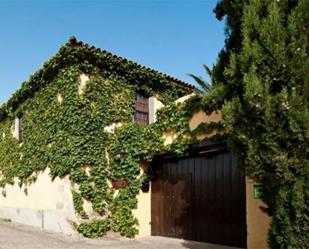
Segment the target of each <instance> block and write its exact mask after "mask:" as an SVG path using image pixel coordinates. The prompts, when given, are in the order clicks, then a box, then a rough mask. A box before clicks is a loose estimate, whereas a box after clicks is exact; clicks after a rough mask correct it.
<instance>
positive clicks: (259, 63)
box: [204, 0, 309, 249]
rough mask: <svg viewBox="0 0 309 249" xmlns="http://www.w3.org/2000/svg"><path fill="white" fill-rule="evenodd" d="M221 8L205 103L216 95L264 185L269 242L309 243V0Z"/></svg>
mask: <svg viewBox="0 0 309 249" xmlns="http://www.w3.org/2000/svg"><path fill="white" fill-rule="evenodd" d="M215 12H216V14H217V18H218V19H224V17H226V19H225V20H226V22H227V25H226V34H227V37H226V46H225V48H224V49H223V50H222V52H221V53H220V55H219V58H218V62H217V64H216V65H215V66H214V68H213V70H212V76H213V77H214V79H215V80H214V85H215V87H214V89H213V90H212V93H210V94H209V95H208V97H207V96H205V99H204V101H205V104H207V103H209V100H210V97H209V96H211V97H214V96H215V97H216V98H217V103H219V105H218V104H217V105H213V106H216V107H217V106H219V107H221V108H222V111H223V119H224V123H225V125H226V128H227V133H228V144H229V146H230V147H231V149H232V150H233V151H234V152H235V153H237V154H238V156H239V161H240V165H241V166H243V167H244V170H245V172H246V174H247V175H248V176H249V177H250V178H252V179H254V180H255V181H257V182H259V183H261V184H262V185H263V200H264V201H265V202H266V203H267V205H268V209H267V210H265V211H266V212H268V214H269V215H270V216H271V217H272V223H271V227H270V230H269V245H270V247H271V248H276V249H277V248H295V249H300V248H309V56H308V53H309V44H308V43H309V0H299V1H296V0H258V1H257V0H256V1H254V0H252V1H249V0H248V1H240V0H233V1H230V0H221V1H220V2H219V3H218V5H217V7H216V9H215ZM218 93H220V94H219V95H218ZM207 101H208V102H207ZM212 101H213V100H212ZM205 108H206V107H205Z"/></svg>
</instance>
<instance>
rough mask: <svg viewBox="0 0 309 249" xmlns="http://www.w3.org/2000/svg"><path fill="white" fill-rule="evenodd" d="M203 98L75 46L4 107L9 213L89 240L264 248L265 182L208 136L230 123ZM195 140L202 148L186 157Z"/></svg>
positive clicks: (0, 111)
mask: <svg viewBox="0 0 309 249" xmlns="http://www.w3.org/2000/svg"><path fill="white" fill-rule="evenodd" d="M196 93H197V90H196V89H195V87H193V86H191V85H189V84H187V83H185V82H182V81H180V80H178V79H175V78H173V77H170V76H168V75H165V74H162V73H159V72H157V71H155V70H152V69H149V68H146V67H143V66H141V65H138V64H137V63H134V62H132V61H129V60H126V59H124V58H121V57H118V56H115V55H112V54H111V53H109V52H107V51H102V50H100V49H97V48H95V47H92V46H89V45H87V44H84V43H82V42H78V41H77V40H76V39H75V38H71V39H70V40H69V42H68V43H67V44H65V45H64V46H63V47H62V48H61V49H60V51H59V52H58V53H57V54H56V55H55V56H54V57H53V58H51V59H50V60H49V61H48V62H46V63H45V64H44V66H43V68H42V69H40V70H38V71H37V72H36V73H35V74H33V75H32V76H31V77H30V79H29V81H27V82H25V83H23V85H22V87H21V89H20V90H18V91H17V92H16V93H15V94H14V95H13V96H12V98H11V99H10V100H9V101H8V102H7V103H6V104H4V105H3V106H2V107H1V108H0V135H1V136H0V188H1V190H2V196H1V197H0V217H3V218H10V219H12V220H13V221H16V222H20V223H23V224H28V225H33V226H37V227H40V228H42V229H46V230H51V231H57V232H62V233H66V234H73V233H75V232H76V231H78V232H79V233H82V234H83V235H85V236H87V237H98V236H103V235H104V234H106V233H107V232H108V231H114V232H118V233H120V234H121V235H124V236H127V237H134V236H136V235H138V236H146V235H151V234H152V235H160V236H170V237H181V238H186V239H191V240H198V241H207V242H211V243H221V244H228V245H234V246H242V247H245V246H246V245H247V246H248V248H263V247H265V236H266V233H267V229H266V228H267V226H268V222H269V221H268V219H267V217H266V216H265V215H264V214H263V213H262V212H261V211H260V210H259V206H260V205H261V202H260V200H259V199H254V196H253V194H252V193H253V189H254V188H256V187H257V186H255V185H254V183H251V182H250V180H248V179H246V178H245V176H244V174H243V173H242V172H241V171H240V170H239V169H238V168H237V165H236V159H235V157H234V156H233V155H232V154H231V153H230V152H228V151H227V150H226V145H225V142H224V141H220V142H210V141H208V140H207V139H205V138H208V137H213V136H216V135H217V134H219V135H220V131H219V130H216V128H218V127H219V126H217V124H218V123H219V122H220V120H221V116H220V113H216V112H215V113H212V114H211V115H206V114H205V113H204V112H203V111H202V110H200V109H194V110H193V109H192V110H189V109H188V108H187V106H188V103H189V104H190V103H191V104H192V103H193V104H194V101H195V100H196V99H195V97H192V94H193V95H196ZM188 96H189V97H188ZM196 98H198V97H196ZM163 106H166V107H165V108H162V107H163ZM149 124H152V125H149ZM201 124H206V125H207V124H208V125H211V127H213V128H214V131H213V132H209V131H208V130H207V129H206V130H205V129H200V130H199V129H198V127H202V126H201ZM196 131H198V132H196ZM191 133H192V134H193V135H190V134H191ZM190 136H194V137H195V138H196V139H195V140H196V141H199V140H200V141H202V140H203V141H202V142H200V143H198V144H196V145H195V146H193V147H192V148H191V149H189V150H186V152H185V151H184V148H187V147H186V146H187V144H188V142H190V139H191V138H190V139H189V137H190ZM164 149H167V150H168V152H166V153H162V150H164ZM152 152H154V153H152ZM173 152H178V154H177V153H173ZM151 153H152V156H151V157H150V154H151ZM181 153H182V154H181ZM149 181H150V184H149ZM256 189H257V190H258V188H256ZM257 190H256V191H257ZM256 198H258V196H256Z"/></svg>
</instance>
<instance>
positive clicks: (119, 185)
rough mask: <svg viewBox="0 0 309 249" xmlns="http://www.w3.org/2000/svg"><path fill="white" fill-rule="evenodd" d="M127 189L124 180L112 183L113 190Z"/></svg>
mask: <svg viewBox="0 0 309 249" xmlns="http://www.w3.org/2000/svg"><path fill="white" fill-rule="evenodd" d="M126 187H128V181H127V180H125V179H118V180H115V181H113V188H114V189H120V188H126Z"/></svg>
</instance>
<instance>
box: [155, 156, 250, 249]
mask: <svg viewBox="0 0 309 249" xmlns="http://www.w3.org/2000/svg"><path fill="white" fill-rule="evenodd" d="M153 167H154V169H155V179H154V180H153V182H152V199H151V201H152V210H151V216H152V235H159V236H168V237H176V238H184V239H190V240H197V241H205V242H210V243H218V244H225V245H231V246H240V247H246V209H245V204H246V200H245V178H244V175H243V174H242V172H241V171H240V170H238V168H237V166H236V160H235V157H234V156H233V155H232V154H231V153H229V152H227V151H221V152H216V153H209V154H205V155H204V156H197V157H191V158H176V159H169V160H160V161H155V162H154V165H153Z"/></svg>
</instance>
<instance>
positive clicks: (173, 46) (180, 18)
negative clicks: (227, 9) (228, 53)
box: [0, 0, 224, 104]
mask: <svg viewBox="0 0 309 249" xmlns="http://www.w3.org/2000/svg"><path fill="white" fill-rule="evenodd" d="M216 2H217V0H135V1H133V0H114V1H112V0H101V1H99V0H97V1H78V0H77V1H73V0H66V1H46V0H45V1H44V0H41V1H39V0H38V1H27V0H24V1H17V0H9V1H3V0H0V104H1V103H3V102H5V101H6V100H8V98H9V97H10V96H11V95H12V94H13V93H14V92H15V91H16V90H17V89H18V88H19V87H20V86H21V84H22V82H23V81H25V80H27V79H28V78H29V76H30V75H31V74H32V73H34V72H35V71H36V70H37V69H38V68H40V67H41V66H42V64H43V63H44V61H46V60H48V59H49V58H50V57H51V56H52V55H53V54H55V53H56V52H57V51H58V49H59V48H60V46H61V45H62V44H64V43H65V42H66V41H67V40H68V38H69V37H70V36H71V35H74V36H76V37H77V39H78V40H82V41H84V42H86V43H89V44H91V45H94V46H96V47H99V48H102V49H106V50H109V51H110V52H112V53H114V54H117V55H119V56H122V57H125V58H127V59H131V60H134V61H136V62H138V63H140V64H142V65H145V66H148V67H151V68H154V69H156V70H159V71H161V72H164V73H167V74H170V75H172V76H174V77H177V78H179V79H181V80H184V81H186V82H189V83H193V82H194V81H193V80H192V79H191V78H190V77H188V76H187V73H193V74H196V75H200V76H205V73H204V71H203V68H202V65H203V64H207V65H209V66H211V65H213V64H214V63H215V61H216V58H217V55H218V52H219V51H220V50H221V49H222V47H223V45H224V23H223V22H219V21H217V20H216V18H215V15H214V13H213V8H214V7H215V5H216Z"/></svg>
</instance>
